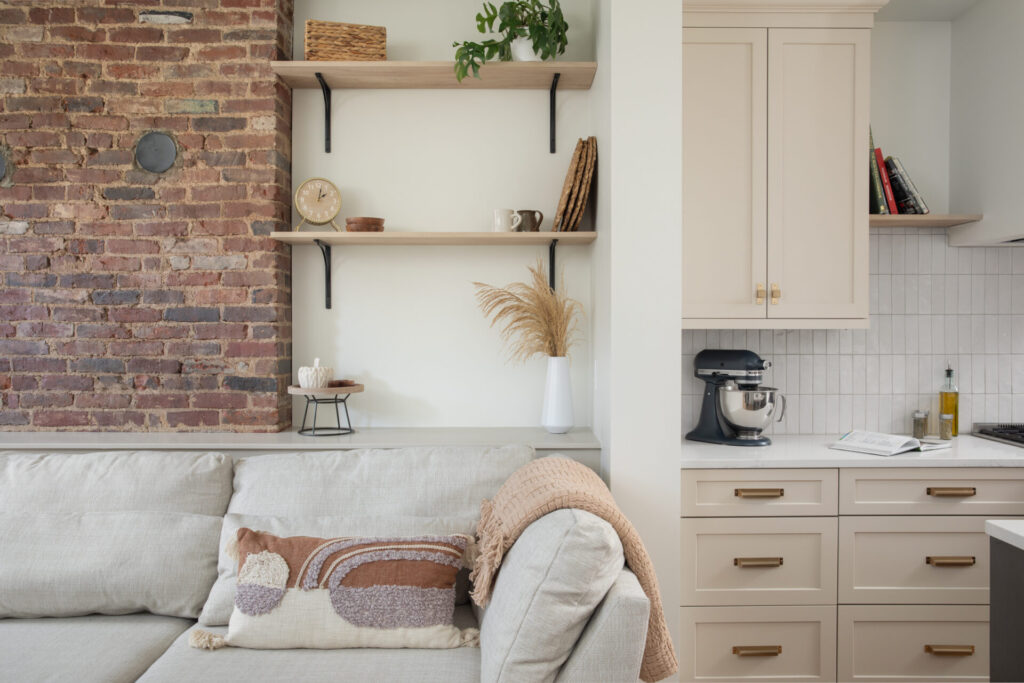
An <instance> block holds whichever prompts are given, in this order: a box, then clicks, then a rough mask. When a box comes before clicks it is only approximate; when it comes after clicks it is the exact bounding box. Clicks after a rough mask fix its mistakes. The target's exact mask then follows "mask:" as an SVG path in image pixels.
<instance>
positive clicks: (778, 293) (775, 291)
mask: <svg viewBox="0 0 1024 683" xmlns="http://www.w3.org/2000/svg"><path fill="white" fill-rule="evenodd" d="M781 298H782V289H780V288H779V286H778V285H777V284H776V283H774V282H773V283H772V306H776V305H778V303H779V299H781Z"/></svg>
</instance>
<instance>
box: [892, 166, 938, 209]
mask: <svg viewBox="0 0 1024 683" xmlns="http://www.w3.org/2000/svg"><path fill="white" fill-rule="evenodd" d="M885 168H886V170H887V171H888V172H889V180H890V181H891V182H892V191H893V194H894V195H895V196H896V205H897V206H898V207H899V210H900V213H929V210H928V205H927V204H925V203H924V197H922V196H921V193H920V192H918V191H917V186H916V185H914V181H913V180H911V179H910V174H909V173H907V169H905V168H904V167H903V164H902V163H900V160H899V159H897V158H896V157H886V158H885ZM897 186H898V189H897ZM904 207H906V210H904Z"/></svg>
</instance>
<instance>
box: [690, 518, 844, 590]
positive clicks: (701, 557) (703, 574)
mask: <svg viewBox="0 0 1024 683" xmlns="http://www.w3.org/2000/svg"><path fill="white" fill-rule="evenodd" d="M836 526H837V519H836V518H835V517H804V518H791V519H747V518H744V519H683V520H682V522H681V528H682V541H681V548H682V557H683V561H682V571H681V576H682V594H681V596H682V602H683V604H684V605H786V604H790V605H827V604H835V602H836V536H837V531H836Z"/></svg>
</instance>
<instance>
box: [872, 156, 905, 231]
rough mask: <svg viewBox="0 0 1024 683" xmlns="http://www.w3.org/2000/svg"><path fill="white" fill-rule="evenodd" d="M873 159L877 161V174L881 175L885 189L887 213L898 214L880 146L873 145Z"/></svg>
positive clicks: (883, 188)
mask: <svg viewBox="0 0 1024 683" xmlns="http://www.w3.org/2000/svg"><path fill="white" fill-rule="evenodd" d="M875 159H876V160H877V161H878V175H880V176H882V190H884V191H885V203H886V204H888V205H889V213H891V214H893V215H895V214H898V213H899V212H900V211H899V207H898V206H897V205H896V195H894V194H893V193H892V183H890V182H889V171H888V170H886V168H885V157H883V156H882V148H881V147H875Z"/></svg>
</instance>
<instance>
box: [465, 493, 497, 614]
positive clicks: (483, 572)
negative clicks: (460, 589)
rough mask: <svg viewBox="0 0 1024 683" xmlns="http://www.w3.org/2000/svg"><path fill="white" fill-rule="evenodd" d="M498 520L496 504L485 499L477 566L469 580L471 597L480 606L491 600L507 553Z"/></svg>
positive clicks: (478, 526) (484, 605)
mask: <svg viewBox="0 0 1024 683" xmlns="http://www.w3.org/2000/svg"><path fill="white" fill-rule="evenodd" d="M497 522H498V520H496V519H495V518H494V504H493V503H492V502H491V501H489V500H485V501H484V502H483V503H481V505H480V523H479V524H478V525H477V535H478V537H479V539H480V540H479V541H477V558H476V566H475V567H474V568H473V571H472V572H471V573H470V575H469V580H470V581H472V582H473V591H472V592H471V593H470V597H471V598H473V602H475V603H476V604H477V605H479V606H480V607H486V606H487V603H488V602H490V600H491V588H492V586H493V584H494V576H495V575H496V574H497V573H498V567H500V566H501V560H502V558H503V557H504V555H505V536H504V534H502V533H501V531H500V530H499V529H500V527H499V526H498V524H497Z"/></svg>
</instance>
